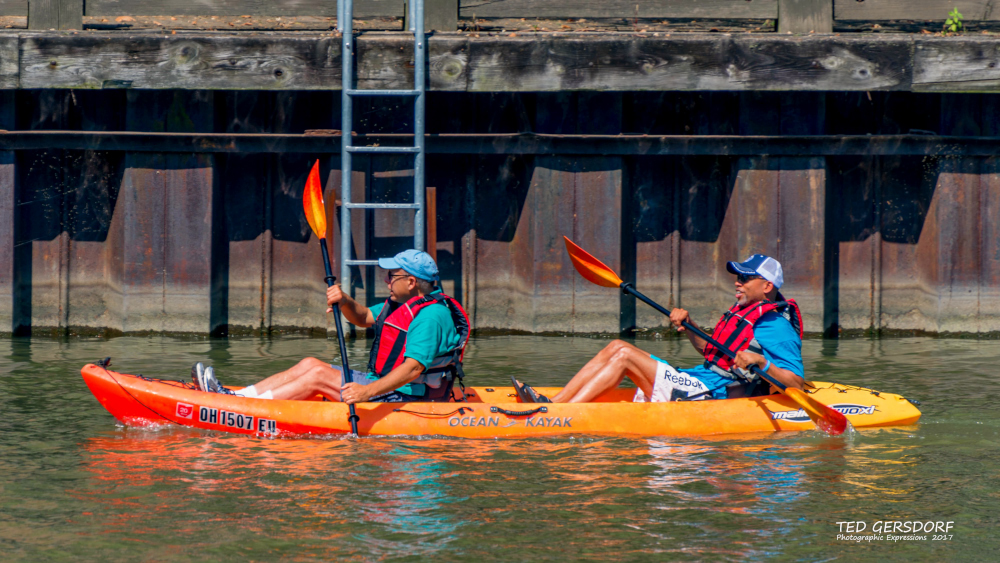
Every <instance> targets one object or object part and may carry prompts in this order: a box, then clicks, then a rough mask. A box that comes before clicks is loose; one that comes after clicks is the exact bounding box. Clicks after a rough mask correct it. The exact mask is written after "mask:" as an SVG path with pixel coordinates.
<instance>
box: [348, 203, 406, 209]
mask: <svg viewBox="0 0 1000 563" xmlns="http://www.w3.org/2000/svg"><path fill="white" fill-rule="evenodd" d="M344 207H346V208H348V209H420V206H419V205H417V204H416V203H345V204H344Z"/></svg>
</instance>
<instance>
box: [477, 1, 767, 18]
mask: <svg viewBox="0 0 1000 563" xmlns="http://www.w3.org/2000/svg"><path fill="white" fill-rule="evenodd" d="M459 10H460V14H461V16H462V17H463V18H471V17H477V18H692V19H698V18H752V19H774V18H775V17H777V15H778V0H751V1H746V0H698V1H694V2H693V1H691V0H547V1H545V2H538V0H461V6H460V8H459Z"/></svg>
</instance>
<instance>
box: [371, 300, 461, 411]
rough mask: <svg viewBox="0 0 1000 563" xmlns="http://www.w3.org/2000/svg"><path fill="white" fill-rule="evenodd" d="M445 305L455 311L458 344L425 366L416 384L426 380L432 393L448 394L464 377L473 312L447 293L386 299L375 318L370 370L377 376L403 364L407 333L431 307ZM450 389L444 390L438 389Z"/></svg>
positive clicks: (454, 319) (424, 382) (453, 319)
mask: <svg viewBox="0 0 1000 563" xmlns="http://www.w3.org/2000/svg"><path fill="white" fill-rule="evenodd" d="M438 304H440V305H443V306H445V307H447V308H448V311H449V312H450V313H451V319H452V321H453V322H454V323H455V330H456V331H458V336H459V343H458V346H456V347H455V348H453V349H452V350H450V351H448V352H447V353H445V354H443V355H441V356H438V357H437V358H434V360H433V361H432V362H431V365H429V366H424V372H423V374H421V376H420V377H418V378H417V379H415V380H414V381H413V382H412V383H422V384H424V385H426V386H427V387H428V393H427V394H428V395H437V394H447V390H450V389H451V383H452V382H453V381H454V378H455V376H458V377H459V379H461V378H462V377H464V375H465V374H464V373H463V371H462V357H463V356H464V355H465V345H466V344H467V343H468V342H469V332H470V325H469V315H468V314H466V312H465V309H463V308H462V306H461V305H460V304H459V303H458V301H455V299H453V298H451V297H448V296H447V295H445V294H443V293H432V294H430V295H426V296H424V297H421V296H419V295H417V296H415V297H412V298H411V299H410V300H409V301H407V302H406V303H403V304H399V303H396V302H394V301H392V300H391V299H386V301H385V305H383V306H382V310H381V311H380V312H379V315H378V318H376V319H375V324H374V326H373V328H374V330H375V345H374V346H372V349H371V353H370V354H369V356H368V371H369V372H372V373H374V374H375V375H376V376H377V377H385V376H386V375H388V374H389V372H391V371H392V370H394V369H396V368H397V367H399V366H400V365H401V364H402V363H403V359H404V354H405V353H406V333H407V332H408V331H409V330H410V324H411V323H413V319H415V318H417V315H419V314H420V312H421V311H423V310H424V309H425V308H427V307H432V306H434V305H438ZM443 388H447V390H445V391H443V392H442V393H434V390H441V389H443Z"/></svg>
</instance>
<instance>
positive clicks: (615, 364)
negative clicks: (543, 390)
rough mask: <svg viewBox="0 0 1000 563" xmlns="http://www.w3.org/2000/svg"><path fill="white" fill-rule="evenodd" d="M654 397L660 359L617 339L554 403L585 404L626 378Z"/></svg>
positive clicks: (582, 369) (647, 394)
mask: <svg viewBox="0 0 1000 563" xmlns="http://www.w3.org/2000/svg"><path fill="white" fill-rule="evenodd" d="M626 376H627V377H628V378H629V379H631V380H632V381H634V382H635V384H636V385H637V386H638V387H639V388H640V389H642V392H643V393H645V394H646V396H647V397H649V396H652V393H653V383H654V380H655V378H656V360H654V359H653V358H651V357H650V355H649V354H648V353H646V352H643V351H642V350H640V349H639V348H636V347H635V346H633V345H631V344H629V343H627V342H623V341H621V340H615V341H614V342H612V343H611V344H608V345H607V346H605V347H604V349H603V350H601V351H600V352H599V353H598V354H597V355H596V356H594V357H593V359H591V360H590V361H589V362H587V363H586V365H584V366H583V368H581V369H580V371H578V372H577V373H576V375H574V376H573V378H572V379H570V381H569V383H567V384H566V387H564V388H563V390H562V391H560V392H559V393H558V394H557V395H556V396H555V397H553V398H552V401H553V402H555V403H583V402H588V401H592V400H594V399H595V398H597V397H598V396H599V395H600V394H601V393H604V392H605V391H607V390H609V389H614V388H615V387H617V386H618V385H619V384H621V382H622V380H623V379H625V377H626Z"/></svg>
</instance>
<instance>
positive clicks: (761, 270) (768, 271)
mask: <svg viewBox="0 0 1000 563" xmlns="http://www.w3.org/2000/svg"><path fill="white" fill-rule="evenodd" d="M726 270H728V271H729V273H730V274H743V275H745V276H754V275H757V276H760V277H762V278H764V279H765V280H767V281H769V282H771V283H773V284H774V287H776V288H779V289H780V288H781V285H782V284H783V283H785V275H784V273H783V272H782V270H781V263H780V262H778V261H777V260H775V259H774V258H771V257H770V256H765V255H763V254H754V255H753V256H751V257H750V258H747V259H746V260H744V261H742V262H726Z"/></svg>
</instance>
